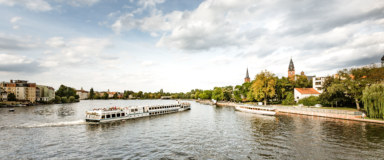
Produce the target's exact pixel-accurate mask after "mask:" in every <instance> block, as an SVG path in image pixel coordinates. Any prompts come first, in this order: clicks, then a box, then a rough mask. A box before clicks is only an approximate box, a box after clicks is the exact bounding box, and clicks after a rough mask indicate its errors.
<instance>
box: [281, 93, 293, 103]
mask: <svg viewBox="0 0 384 160" xmlns="http://www.w3.org/2000/svg"><path fill="white" fill-rule="evenodd" d="M282 104H283V105H293V104H296V102H295V97H294V96H293V93H292V92H288V94H287V97H286V98H285V99H284V100H283V101H282Z"/></svg>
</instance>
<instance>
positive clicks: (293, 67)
mask: <svg viewBox="0 0 384 160" xmlns="http://www.w3.org/2000/svg"><path fill="white" fill-rule="evenodd" d="M288 71H295V66H294V65H293V61H292V57H291V61H290V62H289V67H288Z"/></svg>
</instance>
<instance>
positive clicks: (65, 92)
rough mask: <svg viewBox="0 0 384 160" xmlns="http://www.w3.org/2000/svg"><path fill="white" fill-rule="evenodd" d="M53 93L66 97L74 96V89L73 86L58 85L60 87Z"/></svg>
mask: <svg viewBox="0 0 384 160" xmlns="http://www.w3.org/2000/svg"><path fill="white" fill-rule="evenodd" d="M55 94H56V95H57V96H60V97H67V98H68V97H70V96H74V97H76V90H75V89H74V88H71V87H67V86H65V85H60V88H59V89H58V90H57V91H56V93H55Z"/></svg>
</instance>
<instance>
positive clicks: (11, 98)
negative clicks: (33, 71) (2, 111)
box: [7, 93, 16, 101]
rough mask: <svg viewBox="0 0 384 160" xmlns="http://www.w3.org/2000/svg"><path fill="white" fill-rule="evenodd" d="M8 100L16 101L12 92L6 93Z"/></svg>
mask: <svg viewBox="0 0 384 160" xmlns="http://www.w3.org/2000/svg"><path fill="white" fill-rule="evenodd" d="M7 99H8V101H16V96H15V94H13V93H10V94H8V96H7Z"/></svg>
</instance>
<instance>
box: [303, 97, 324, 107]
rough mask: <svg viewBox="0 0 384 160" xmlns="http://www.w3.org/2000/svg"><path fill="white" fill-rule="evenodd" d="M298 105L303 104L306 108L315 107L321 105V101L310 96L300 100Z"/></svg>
mask: <svg viewBox="0 0 384 160" xmlns="http://www.w3.org/2000/svg"><path fill="white" fill-rule="evenodd" d="M298 103H299V104H303V105H305V106H314V105H316V104H319V103H320V101H319V97H316V96H309V97H305V98H303V99H300V100H299V102H298Z"/></svg>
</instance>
